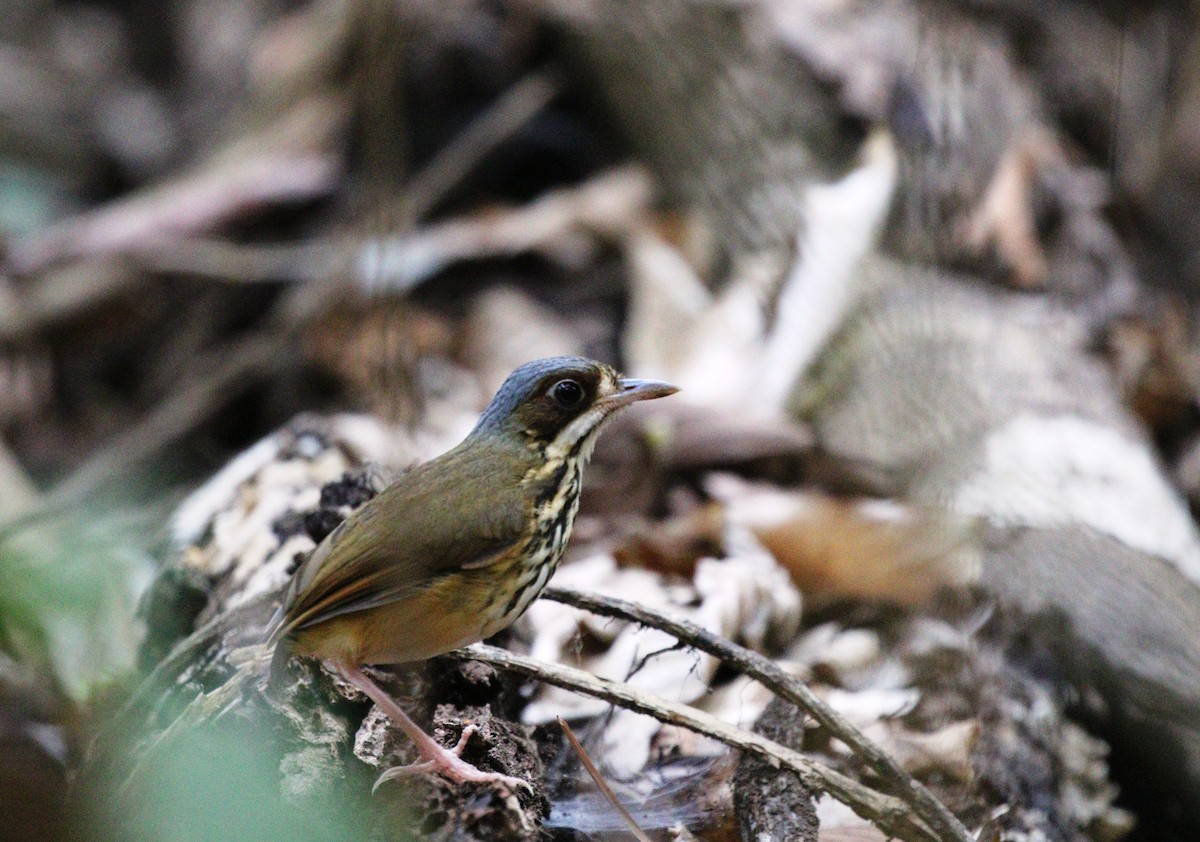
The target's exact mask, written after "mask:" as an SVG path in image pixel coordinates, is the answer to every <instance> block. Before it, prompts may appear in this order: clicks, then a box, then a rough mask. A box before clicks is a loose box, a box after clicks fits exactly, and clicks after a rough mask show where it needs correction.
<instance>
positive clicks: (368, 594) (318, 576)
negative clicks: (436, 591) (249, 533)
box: [270, 451, 525, 640]
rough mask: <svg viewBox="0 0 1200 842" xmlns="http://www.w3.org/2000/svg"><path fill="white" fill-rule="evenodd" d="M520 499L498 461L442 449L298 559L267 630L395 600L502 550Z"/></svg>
mask: <svg viewBox="0 0 1200 842" xmlns="http://www.w3.org/2000/svg"><path fill="white" fill-rule="evenodd" d="M523 501H524V496H523V494H522V493H521V490H520V473H519V471H517V470H515V466H507V465H506V464H505V463H504V461H503V460H487V459H484V458H480V457H472V456H471V455H469V454H463V453H459V452H457V451H451V452H450V453H449V454H446V455H445V456H443V457H439V458H438V459H435V460H434V461H433V462H429V463H426V464H425V465H422V466H420V467H418V468H416V469H414V470H412V471H410V472H409V473H407V474H405V475H404V477H403V478H401V480H400V481H399V482H397V483H396V484H395V485H393V486H391V487H389V488H387V489H386V490H384V491H383V492H382V493H380V494H379V495H378V496H377V497H375V498H374V499H372V500H370V501H369V502H367V503H366V504H365V505H364V506H362V507H361V508H360V509H358V510H357V511H356V512H354V513H353V514H352V515H351V516H350V517H349V518H347V519H346V520H345V522H344V523H342V524H341V525H340V526H339V527H338V528H337V529H335V530H334V531H333V532H332V533H330V535H329V536H328V537H327V538H326V539H325V540H324V541H322V542H321V544H320V545H319V546H318V547H317V548H316V549H315V550H313V552H312V554H311V555H310V556H309V557H308V558H307V559H305V561H304V562H303V563H302V564H301V565H300V567H299V568H298V569H297V570H296V573H295V574H294V576H293V578H292V581H291V582H290V583H289V585H288V588H287V590H286V591H285V593H284V598H283V604H282V605H281V606H280V609H279V611H278V612H277V613H276V617H275V619H274V620H273V621H272V623H271V627H270V636H271V639H272V640H278V639H279V638H280V637H283V636H285V635H287V634H289V633H291V632H293V631H297V630H299V629H303V628H308V627H310V626H314V625H316V624H318V623H322V622H324V621H326V620H329V619H332V618H334V617H338V616H341V615H343V614H348V613H352V612H355V611H364V610H367V609H368V608H375V607H378V606H380V605H386V604H388V603H391V602H395V601H398V600H403V599H405V598H407V597H409V596H411V595H413V594H415V593H418V592H419V591H421V590H423V589H424V588H426V587H428V586H429V585H431V584H433V583H434V582H436V581H437V580H438V579H440V578H441V577H443V576H445V575H448V574H450V573H453V572H456V571H459V570H462V569H464V568H465V567H468V566H469V567H480V566H485V565H486V564H487V563H488V562H489V561H490V560H493V559H500V558H503V557H504V556H505V554H506V553H507V552H510V551H512V550H513V549H514V548H515V547H516V546H517V545H518V544H519V542H520V541H521V539H522V538H523V536H524V531H525V516H524V515H525V506H524V503H523Z"/></svg>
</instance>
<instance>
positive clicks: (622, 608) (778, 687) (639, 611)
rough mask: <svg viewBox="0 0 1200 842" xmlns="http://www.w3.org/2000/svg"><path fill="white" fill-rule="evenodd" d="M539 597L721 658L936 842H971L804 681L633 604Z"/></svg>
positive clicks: (571, 593)
mask: <svg viewBox="0 0 1200 842" xmlns="http://www.w3.org/2000/svg"><path fill="white" fill-rule="evenodd" d="M542 599H549V600H552V601H554V602H561V603H563V604H564V605H570V606H573V607H575V608H581V609H583V610H584V611H590V612H592V613H593V614H603V615H604V616H607V617H617V618H619V619H622V620H629V621H631V622H635V623H639V624H641V625H643V626H649V627H651V628H655V629H658V630H660V631H664V632H666V633H667V634H670V635H673V636H675V637H677V638H679V640H681V641H683V642H684V643H687V644H688V645H690V646H694V647H695V648H697V649H699V650H700V651H702V652H707V653H708V654H709V655H713V656H714V657H717V658H720V659H721V660H722V661H724V662H725V663H727V664H729V665H730V666H732V667H734V668H735V669H737V670H738V671H739V672H742V673H743V674H745V675H748V676H750V677H751V678H753V679H755V680H756V681H758V682H759V683H761V684H762V685H763V686H764V687H766V688H767V689H768V690H770V691H771V692H773V693H775V694H776V695H777V696H779V697H781V698H783V699H787V700H788V701H789V702H791V703H792V704H794V705H796V706H797V707H799V708H800V709H801V710H803V711H804V712H805V713H807V714H809V715H810V716H812V718H813V719H815V720H817V722H819V723H821V725H822V726H824V727H825V728H826V729H827V730H828V731H829V732H830V733H831V734H832V735H833V736H835V737H837V738H838V739H839V740H841V741H842V742H843V743H845V744H846V745H847V746H849V747H850V749H851V750H852V751H854V752H855V753H856V754H857V755H858V756H860V757H861V758H863V760H865V761H866V763H867V765H868V766H870V767H871V769H872V771H874V772H875V773H876V774H877V775H879V777H880V778H881V779H882V780H883V781H885V782H886V783H887V785H888V788H889V790H890V791H891V792H892V793H893V794H895V795H897V796H899V797H900V798H902V799H904V801H905V802H907V803H908V804H910V805H911V806H912V809H913V811H914V812H915V813H916V814H917V815H918V816H920V817H921V819H922V820H923V821H924V822H925V823H926V824H928V825H929V826H930V827H931V828H933V829H934V830H935V831H936V832H937V834H938V836H939V837H940V838H944V839H954V840H956V842H973V839H974V837H973V836H972V835H971V834H970V832H969V831H968V830H967V829H966V828H965V827H963V825H962V822H960V821H959V820H958V819H957V818H955V817H954V814H953V813H951V812H950V811H949V810H948V809H946V806H945V805H944V804H942V802H940V801H938V800H937V799H936V798H934V796H933V794H932V793H931V792H930V791H929V790H928V789H926V788H925V787H924V786H923V785H922V784H921V783H920V782H919V781H918V780H916V779H915V778H913V776H912V775H910V774H908V773H907V772H905V771H904V770H903V769H902V768H900V766H899V764H897V763H896V761H895V760H893V759H892V758H891V757H889V756H888V755H887V754H886V753H885V752H884V751H883V750H882V749H881V748H879V746H877V745H875V743H873V742H872V741H871V740H870V739H868V738H867V736H866V735H864V734H863V733H862V732H861V731H859V730H858V729H857V728H855V727H854V726H853V725H852V724H850V722H849V721H847V720H846V718H845V717H843V716H842V715H841V714H840V713H838V712H837V711H835V710H834V709H833V708H831V707H829V705H827V704H825V703H824V702H823V701H821V700H820V699H819V698H817V696H816V695H815V694H814V693H813V692H812V691H811V690H809V689H808V687H806V686H805V685H804V684H803V682H801V681H799V680H798V679H796V678H795V677H793V676H791V675H788V674H787V673H786V672H785V671H784V670H783V669H781V668H780V667H779V665H778V664H776V663H774V662H773V661H771V660H770V659H768V658H765V657H763V656H762V655H760V654H758V653H757V652H755V651H753V650H751V649H747V648H746V647H744V646H739V645H738V644H736V643H734V642H733V641H731V640H728V639H726V638H724V637H721V636H720V635H718V634H714V633H713V632H711V631H709V630H708V629H705V628H702V627H700V626H698V625H696V624H695V623H691V622H688V621H687V620H678V619H674V618H672V617H668V616H667V615H665V614H662V613H660V612H658V611H652V610H650V609H648V608H645V607H643V606H641V605H637V604H636V603H633V602H627V601H625V600H622V599H614V598H612V597H605V596H598V595H596V594H585V593H581V592H579V591H575V590H570V589H567V588H557V587H550V588H546V590H545V591H543V593H542Z"/></svg>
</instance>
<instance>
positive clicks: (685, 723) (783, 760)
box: [449, 643, 970, 842]
mask: <svg viewBox="0 0 1200 842" xmlns="http://www.w3.org/2000/svg"><path fill="white" fill-rule="evenodd" d="M449 657H452V658H457V659H459V660H464V661H469V660H475V661H482V662H484V663H487V664H491V665H492V666H495V667H499V668H501V669H506V670H510V671H512V672H515V673H518V674H519V675H524V676H528V677H529V678H533V679H536V680H538V681H544V682H546V683H547V684H553V685H554V686H556V687H562V688H564V689H567V690H572V691H574V692H577V693H583V694H584V695H587V696H593V697H595V698H597V699H603V700H604V701H606V702H610V703H612V704H614V705H618V706H620V707H623V708H626V709H628V710H632V711H634V712H635V713H643V714H646V715H647V716H653V717H654V718H655V719H657V720H659V721H660V722H666V723H668V724H670V725H679V726H681V727H683V728H687V729H689V730H692V731H695V732H697V733H700V734H705V735H707V736H709V737H712V738H713V739H715V740H717V741H719V742H722V743H724V744H725V745H727V746H730V747H732V748H736V749H740V750H742V751H748V752H750V753H752V754H754V755H757V756H758V757H761V758H763V759H764V760H766V761H767V762H768V763H770V764H771V765H772V766H775V767H780V766H782V767H785V768H787V769H789V770H791V771H792V772H794V773H795V774H796V775H797V777H799V778H800V780H801V782H802V783H803V784H804V785H805V786H806V787H807V788H808V789H810V790H812V791H814V792H826V793H829V795H831V796H833V797H834V798H836V799H837V800H838V801H841V802H842V803H843V804H845V805H847V806H848V807H850V809H852V810H853V811H854V812H855V813H857V814H858V815H859V816H861V817H862V818H864V819H866V820H867V821H869V822H871V823H873V824H874V825H876V826H877V827H878V828H880V829H881V830H882V831H883V832H884V833H888V834H891V835H892V836H893V837H894V838H896V839H903V840H905V842H931V840H936V842H950V840H955V842H957V839H958V837H956V836H949V835H944V834H939V833H935V832H934V831H932V830H930V829H929V827H928V825H926V824H925V823H924V822H923V821H922V820H921V819H920V818H919V817H918V816H917V815H916V814H915V813H914V812H913V810H912V809H911V808H910V807H909V806H908V805H907V804H905V803H904V802H903V801H901V800H900V799H899V798H895V797H893V796H890V795H884V794H882V793H879V792H876V791H874V790H872V789H870V788H869V787H867V786H864V785H863V784H861V783H859V782H858V781H856V780H854V779H853V778H849V777H847V776H845V775H843V774H841V773H840V772H835V771H834V770H832V769H827V768H825V767H824V766H822V765H820V764H818V763H815V762H813V761H812V760H809V759H808V758H807V757H805V756H804V755H802V754H800V752H798V751H794V750H792V749H790V748H787V747H786V746H782V745H780V744H779V743H777V742H775V741H773V740H769V739H767V738H766V737H764V736H763V735H761V734H755V733H753V732H750V731H746V730H744V729H742V728H738V727H736V726H733V725H730V724H729V723H727V722H723V721H721V720H720V719H717V718H716V717H715V716H713V715H711V714H708V713H704V712H703V711H700V710H697V709H696V708H693V707H690V706H689V705H684V704H680V703H679V702H672V701H669V700H667V699H663V698H661V697H658V696H653V695H651V694H649V693H646V692H644V691H642V690H639V689H637V688H636V687H632V686H630V685H628V684H625V683H623V682H619V681H612V680H610V679H607V678H599V677H598V676H595V675H592V674H591V673H589V672H584V671H583V670H580V669H576V668H574V667H568V666H565V665H563V664H551V663H548V662H546V661H539V660H537V659H536V658H530V657H528V656H526V655H517V654H515V653H513V652H509V651H507V650H504V649H499V648H497V647H495V646H487V645H485V644H482V643H478V644H475V645H474V646H472V647H470V648H467V649H458V650H455V651H454V652H451V653H449ZM967 838H968V839H969V838H970V837H967Z"/></svg>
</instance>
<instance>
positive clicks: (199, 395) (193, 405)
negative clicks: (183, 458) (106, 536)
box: [48, 333, 284, 502]
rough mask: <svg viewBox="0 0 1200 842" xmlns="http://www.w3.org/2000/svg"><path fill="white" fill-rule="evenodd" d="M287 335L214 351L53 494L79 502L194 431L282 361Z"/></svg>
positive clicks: (262, 336)
mask: <svg viewBox="0 0 1200 842" xmlns="http://www.w3.org/2000/svg"><path fill="white" fill-rule="evenodd" d="M281 339H282V337H281V336H280V335H278V334H274V333H265V334H256V335H254V336H250V337H248V338H246V339H241V340H237V341H236V342H233V343H230V345H229V346H227V347H225V348H223V349H220V350H218V351H214V352H212V353H211V354H209V355H208V356H207V358H206V362H207V365H206V366H205V368H204V369H198V370H197V371H196V376H195V377H193V378H190V379H189V380H188V381H187V382H186V385H185V386H184V387H183V388H182V389H180V390H179V391H177V392H175V393H174V394H172V395H171V396H170V397H168V398H167V399H166V400H164V401H163V402H162V403H160V404H159V405H158V406H156V407H154V409H153V410H151V412H150V413H149V414H148V415H146V416H145V417H144V418H142V419H141V420H140V421H138V422H137V423H136V424H134V425H133V426H132V427H130V428H129V429H128V430H126V431H125V432H124V433H122V434H121V435H118V436H117V437H116V438H115V439H114V440H112V441H111V442H109V443H108V444H106V445H104V446H102V447H101V448H100V449H99V450H97V451H96V452H95V453H93V454H91V455H90V456H89V457H88V458H87V459H86V460H85V461H84V462H83V464H82V465H80V466H79V467H78V468H77V469H76V470H75V471H74V472H73V473H72V474H71V475H70V476H69V477H67V478H66V479H65V480H63V481H62V482H61V483H59V484H58V485H57V486H55V488H54V489H53V490H52V491H51V492H50V494H49V495H48V498H49V500H50V501H53V502H63V501H74V500H79V499H81V498H83V497H85V496H87V494H88V493H90V492H91V491H93V490H95V489H96V488H97V487H98V486H99V485H101V484H102V483H104V482H106V481H107V480H109V479H111V478H112V477H115V476H117V475H118V474H120V473H121V472H122V471H126V470H128V469H129V466H130V465H131V464H133V463H135V462H138V461H140V460H142V459H144V458H145V457H147V456H149V455H151V454H153V453H155V452H157V451H158V450H159V449H160V448H162V447H163V446H165V445H166V444H168V443H170V442H171V441H174V440H175V439H176V438H178V437H179V436H181V435H183V434H184V433H186V432H188V431H189V430H191V429H192V427H194V426H195V425H196V424H197V423H198V422H199V421H200V420H202V419H204V418H206V417H208V415H209V413H211V412H212V411H213V410H214V409H215V408H217V407H218V406H221V405H222V404H224V403H225V402H226V401H228V400H230V399H231V398H233V397H234V396H235V395H236V394H237V392H236V391H235V388H236V386H237V385H238V384H239V383H243V382H245V381H247V380H249V379H250V378H252V377H254V376H256V375H259V374H261V373H263V372H264V371H269V370H270V369H272V368H274V367H275V366H278V365H281V364H282V363H283V362H284V361H283V360H281V359H280V356H281V355H280V354H279V346H280V342H281Z"/></svg>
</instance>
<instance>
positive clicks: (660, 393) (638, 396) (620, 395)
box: [603, 377, 679, 409]
mask: <svg viewBox="0 0 1200 842" xmlns="http://www.w3.org/2000/svg"><path fill="white" fill-rule="evenodd" d="M678 391H679V387H678V386H672V385H671V384H670V383H661V382H659V381H657V380H635V379H633V378H632V377H622V378H621V380H620V381H619V382H618V384H617V391H616V392H614V393H613V394H611V395H609V396H608V397H606V398H604V399H603V400H604V403H605V404H607V405H608V406H609V407H610V408H612V409H619V408H620V407H622V406H628V405H629V404H631V403H633V402H634V401H649V400H653V399H655V398H665V397H666V396H667V395H673V394H675V393H676V392H678Z"/></svg>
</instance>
